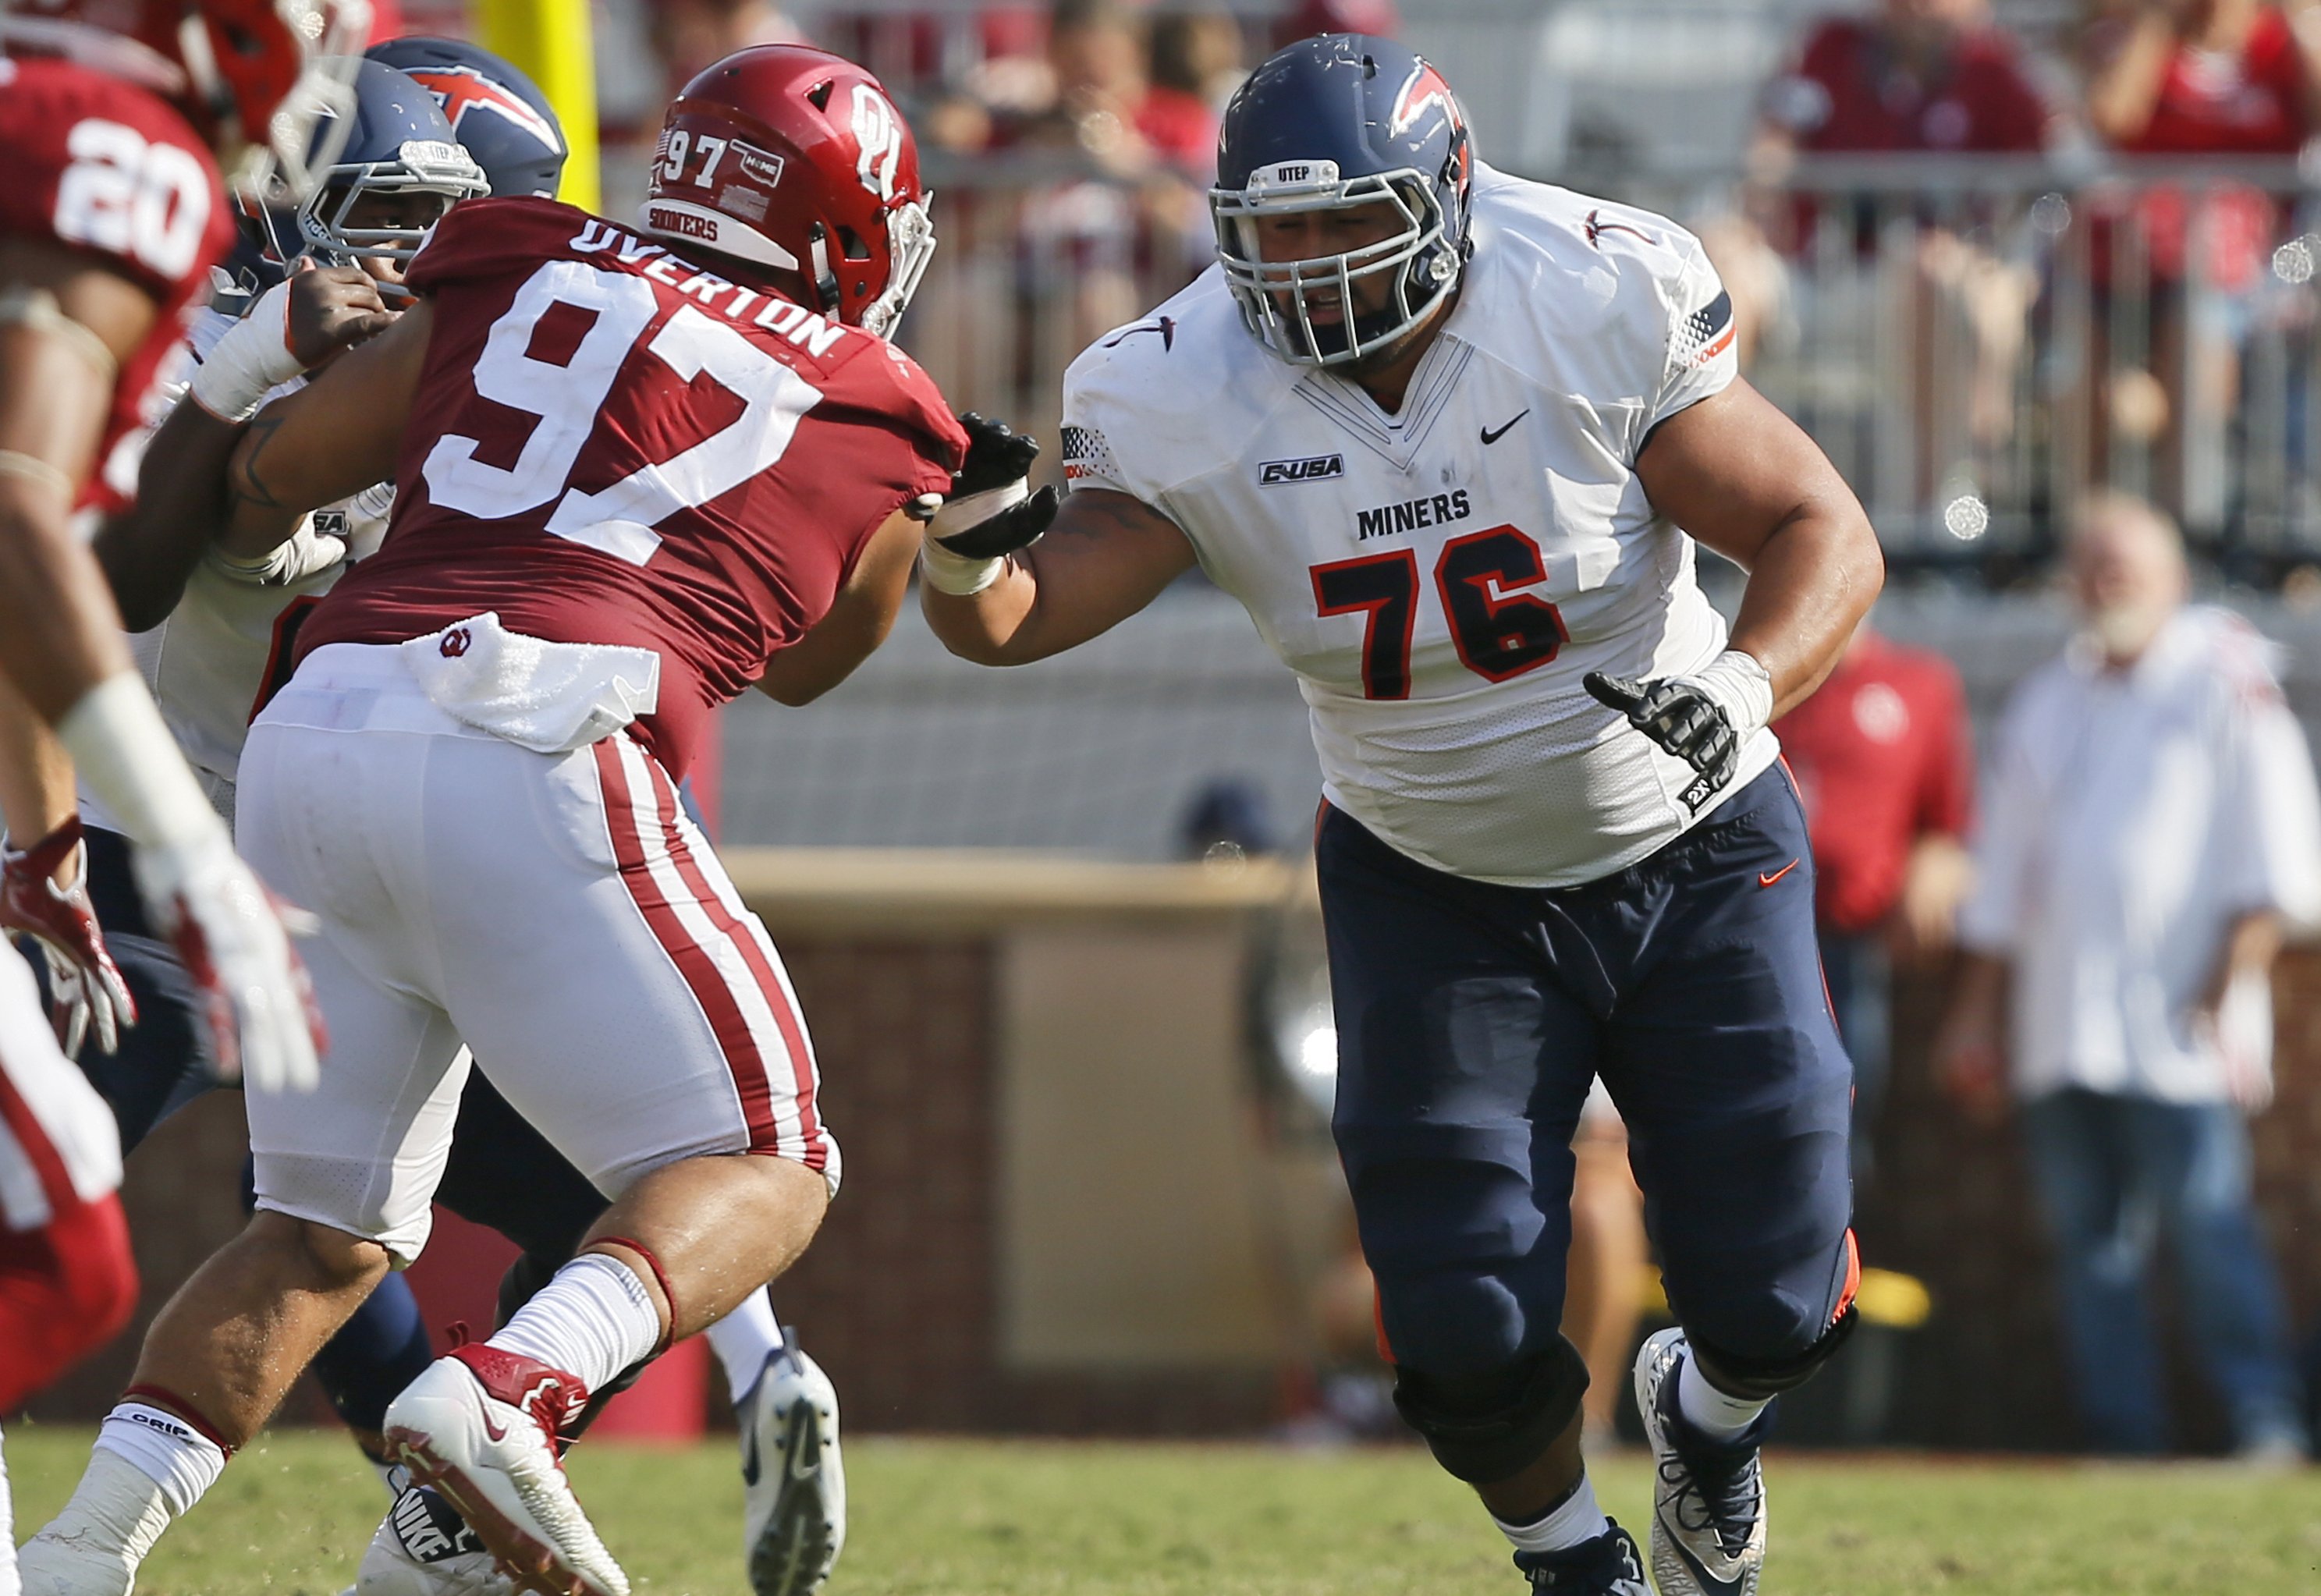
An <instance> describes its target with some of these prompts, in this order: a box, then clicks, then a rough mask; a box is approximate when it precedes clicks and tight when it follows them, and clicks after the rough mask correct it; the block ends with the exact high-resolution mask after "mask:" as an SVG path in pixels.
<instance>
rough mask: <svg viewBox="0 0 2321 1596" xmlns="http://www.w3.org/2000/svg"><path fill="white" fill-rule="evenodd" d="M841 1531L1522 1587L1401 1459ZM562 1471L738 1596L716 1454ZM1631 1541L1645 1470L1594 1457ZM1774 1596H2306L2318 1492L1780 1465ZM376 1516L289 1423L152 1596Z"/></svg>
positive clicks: (848, 1587) (1268, 1464) (52, 1451)
mask: <svg viewBox="0 0 2321 1596" xmlns="http://www.w3.org/2000/svg"><path fill="white" fill-rule="evenodd" d="M87 1438H88V1437H87V1434H86V1432H85V1431H79V1430H70V1429H46V1428H29V1427H23V1426H18V1427H16V1428H12V1429H11V1430H10V1431H9V1432H8V1435H7V1464H8V1474H9V1475H10V1477H11V1478H12V1479H13V1480H14V1483H15V1490H16V1522H17V1530H18V1533H19V1534H20V1535H26V1534H30V1533H31V1531H32V1529H33V1528H36V1527H37V1526H39V1525H40V1524H41V1523H42V1522H43V1521H45V1520H46V1519H48V1517H49V1516H50V1514H51V1513H52V1512H53V1511H55V1510H56V1508H57V1507H58V1506H59V1504H60V1503H61V1502H62V1501H63V1499H64V1497H65V1495H66V1493H67V1492H68V1490H69V1488H70V1486H71V1483H72V1482H73V1480H74V1479H75V1478H77V1474H78V1471H79V1469H80V1465H81V1462H82V1459H83V1458H84V1457H85V1456H86V1445H87ZM847 1459H848V1475H849V1483H850V1486H851V1496H852V1499H853V1528H852V1538H851V1541H850V1542H849V1544H848V1546H847V1551H846V1556H845V1560H844V1562H843V1563H842V1564H841V1565H840V1568H839V1572H838V1575H837V1577H836V1578H835V1579H833V1581H832V1582H831V1587H830V1590H831V1596H901V1593H903V1592H913V1593H926V1596H935V1593H941V1596H1003V1593H1005V1596H1016V1593H1019V1592H1021V1593H1025V1596H1030V1593H1034V1592H1037V1593H1042V1596H1044V1593H1048V1592H1053V1593H1055V1596H1132V1593H1133V1596H1255V1593H1257V1592H1268V1593H1271V1592H1280V1593H1282V1596H1324V1593H1325V1592H1326V1593H1328V1596H1370V1593H1373V1592H1376V1593H1384V1592H1388V1591H1392V1592H1406V1591H1426V1592H1436V1591H1442V1592H1453V1591H1455V1592H1467V1591H1473V1592H1477V1593H1479V1596H1489V1592H1492V1591H1500V1592H1503V1593H1505V1596H1515V1593H1516V1592H1518V1591H1520V1590H1521V1589H1522V1586H1521V1583H1520V1581H1519V1580H1518V1578H1517V1576H1516V1575H1515V1573H1514V1572H1513V1570H1512V1568H1511V1567H1510V1566H1509V1564H1507V1562H1506V1553H1505V1551H1504V1550H1503V1549H1502V1548H1501V1547H1500V1546H1498V1544H1497V1537H1496V1536H1495V1535H1494V1534H1492V1533H1491V1532H1490V1530H1489V1529H1488V1526H1486V1525H1485V1524H1484V1522H1483V1520H1482V1519H1481V1517H1480V1515H1479V1513H1478V1511H1477V1510H1476V1509H1475V1508H1474V1506H1473V1504H1472V1501H1471V1499H1470V1498H1468V1497H1466V1496H1465V1494H1464V1492H1462V1491H1461V1488H1460V1487H1459V1486H1457V1485H1455V1484H1454V1483H1452V1482H1451V1481H1449V1480H1447V1479H1445V1478H1443V1476H1442V1475H1440V1474H1437V1473H1436V1472H1435V1471H1434V1467H1433V1465H1431V1464H1430V1463H1429V1462H1428V1461H1427V1459H1426V1457H1425V1455H1424V1454H1423V1453H1421V1452H1417V1451H1415V1450H1394V1451H1361V1452H1349V1453H1330V1454H1306V1453H1295V1452H1284V1451H1276V1450H1268V1449H1264V1448H1261V1447H1253V1446H1092V1445H1073V1444H1062V1443H1058V1444H1045V1443H1023V1444H995V1443H985V1442H969V1441H906V1440H885V1439H878V1438H868V1439H863V1440H858V1441H855V1442H851V1443H850V1444H849V1446H848V1448H847ZM572 1474H573V1477H574V1479H575V1481H576V1482H577V1483H578V1489H579V1491H580V1493H581V1498H582V1500H583V1501H585V1502H587V1504H588V1505H589V1507H590V1508H591V1510H592V1511H593V1512H594V1514H595V1516H596V1522H597V1524H598V1525H599V1527H600V1528H602V1529H603V1530H604V1532H605V1539H606V1540H607V1541H608V1542H609V1543H610V1544H611V1546H612V1547H613V1549H614V1553H615V1554H616V1555H619V1556H620V1557H621V1559H622V1561H623V1563H624V1564H626V1566H627V1567H628V1570H629V1573H630V1574H631V1576H632V1578H633V1580H634V1581H635V1583H636V1588H637V1590H638V1591H639V1592H640V1596H642V1593H643V1592H653V1593H655V1596H680V1593H684V1592H692V1593H695V1596H746V1591H745V1589H744V1586H743V1583H742V1577H741V1562H740V1557H739V1555H738V1552H737V1550H736V1546H735V1542H736V1540H737V1537H738V1536H739V1533H740V1529H739V1526H740V1511H741V1509H740V1501H741V1483H740V1479H739V1476H738V1474H736V1472H735V1469H734V1466H733V1455H732V1453H731V1452H730V1451H729V1450H728V1449H727V1448H726V1447H724V1446H708V1447H704V1448H701V1449H699V1450H692V1451H655V1450H646V1449H638V1448H623V1447H619V1446H613V1445H609V1444H607V1445H604V1446H583V1447H581V1448H580V1449H579V1451H578V1453H577V1454H576V1455H574V1458H573V1462H572ZM1597 1478H1598V1480H1599V1482H1600V1483H1599V1490H1600V1492H1601V1494H1602V1496H1603V1498H1604V1501H1605V1505H1606V1508H1607V1509H1608V1510H1610V1511H1611V1512H1612V1514H1613V1515H1614V1516H1615V1517H1616V1518H1618V1519H1622V1520H1624V1521H1625V1522H1627V1523H1629V1524H1631V1525H1632V1526H1634V1527H1635V1528H1637V1529H1638V1530H1639V1533H1640V1534H1641V1531H1642V1528H1643V1521H1644V1519H1645V1518H1646V1515H1647V1511H1648V1510H1647V1506H1646V1503H1647V1496H1646V1492H1647V1490H1648V1474H1647V1470H1646V1466H1645V1465H1644V1462H1643V1459H1642V1458H1641V1457H1639V1456H1635V1455H1629V1456H1625V1457H1615V1458H1613V1459H1611V1460H1609V1461H1608V1462H1606V1463H1603V1464H1601V1465H1598V1466H1597ZM1771 1493H1772V1508H1773V1522H1772V1560H1771V1562H1770V1564H1769V1565H1768V1569H1767V1575H1766V1580H1765V1591H1767V1592H1768V1593H1769V1596H1889V1593H1890V1596H1903V1593H1905V1592H1907V1593H1910V1596H1920V1593H1923V1592H1929V1591H1933V1592H1944V1593H1949V1592H1989V1593H1990V1596H2017V1593H2019V1596H2127V1593H2129V1592H2142V1591H2182V1592H2199V1593H2201V1596H2218V1593H2221V1592H2225V1591H2311V1590H2316V1589H2321V1480H2316V1476H2314V1475H2311V1474H2304V1475H2278V1474H2273V1475H2266V1474H2249V1473H2246V1472H2243V1471H2239V1470H2235V1469H2233V1468H2229V1467H2225V1466H2222V1465H2168V1466H2139V1467H2129V1466H2104V1467H2096V1466H2088V1467H2077V1466H2067V1465H2038V1464H1989V1463H1980V1462H1973V1463H1951V1462H1925V1461H1921V1460H1917V1459H1914V1458H1905V1457H1884V1456H1869V1457H1859V1458H1835V1457H1827V1456H1818V1457H1817V1456H1810V1455H1789V1456H1781V1457H1777V1458H1776V1459H1775V1461H1774V1463H1773V1465H1772V1469H1771ZM382 1503H383V1499H382V1497H381V1495H380V1492H379V1491H378V1485H377V1483H375V1482H374V1481H373V1479H372V1478H371V1476H370V1474H369V1472H368V1471H366V1470H364V1469H363V1468H362V1467H361V1465H360V1464H359V1463H358V1461H357V1460H356V1458H355V1455H354V1452H353V1450H352V1448H351V1447H350V1446H347V1444H346V1443H345V1442H344V1441H343V1440H342V1439H341V1438H339V1437H335V1436H331V1435H322V1434H313V1433H302V1432H291V1433H286V1434H283V1435H278V1436H276V1437H271V1438H270V1439H269V1440H267V1441H266V1442H264V1443H262V1444H261V1445H259V1446H255V1447H252V1448H251V1449H250V1451H249V1452H247V1453H245V1454H244V1455H241V1457H239V1458H237V1459H236V1460H235V1462H234V1464H233V1465H232V1467H231V1468H230V1469H228V1470H227V1471H226V1476H225V1479H224V1481H223V1483H221V1484H220V1485H219V1486H218V1488H217V1489H216V1490H215V1491H214V1492H211V1493H210V1496H209V1499H208V1500H207V1501H205V1502H204V1503H203V1505H202V1507H201V1508H200V1510H197V1511H196V1513H195V1514H194V1515H193V1516H192V1517H191V1518H190V1519H187V1521H186V1522H185V1523H183V1524H181V1525H179V1526H178V1527H177V1528H175V1529H173V1530H171V1531H170V1533H169V1536H168V1538H167V1539H166V1540H164V1541H163V1542H162V1544H161V1546H160V1549H159V1551H158V1552H156V1554H155V1555H154V1556H153V1558H152V1560H151V1561H150V1563H148V1564H146V1568H145V1573H144V1574H143V1575H142V1577H141V1579H140V1580H139V1582H138V1587H137V1588H138V1590H139V1591H141V1592H143V1593H145V1596H244V1593H249V1596H257V1593H259V1592H265V1593H267V1596H335V1592H336V1591H339V1590H340V1589H341V1588H342V1587H343V1586H344V1585H346V1584H347V1583H349V1582H350V1581H351V1580H352V1578H353V1574H354V1567H355V1564H356V1561H357V1559H358V1558H359V1557H360V1555H361V1550H362V1547H363V1545H364V1543H365V1542H366V1541H367V1540H368V1539H369V1535H370V1531H371V1528H372V1527H373V1525H374V1524H375V1523H376V1522H377V1520H378V1513H379V1510H380V1508H381V1506H382Z"/></svg>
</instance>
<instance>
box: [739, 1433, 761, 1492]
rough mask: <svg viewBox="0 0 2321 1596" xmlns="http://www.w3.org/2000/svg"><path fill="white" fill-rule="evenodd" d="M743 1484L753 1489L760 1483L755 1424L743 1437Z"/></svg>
mask: <svg viewBox="0 0 2321 1596" xmlns="http://www.w3.org/2000/svg"><path fill="white" fill-rule="evenodd" d="M757 1483H758V1427H757V1426H756V1425H755V1424H754V1423H753V1424H751V1426H750V1427H749V1428H748V1429H746V1430H745V1431H743V1432H742V1484H744V1485H748V1486H750V1487H751V1488H753V1489H754V1488H755V1487H756V1485H757Z"/></svg>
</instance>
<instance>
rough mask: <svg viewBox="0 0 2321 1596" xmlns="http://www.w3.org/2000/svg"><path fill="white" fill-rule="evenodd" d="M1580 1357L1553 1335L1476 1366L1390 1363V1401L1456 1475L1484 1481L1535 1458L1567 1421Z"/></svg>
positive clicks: (1583, 1375)
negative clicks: (1474, 1370) (1442, 1368)
mask: <svg viewBox="0 0 2321 1596" xmlns="http://www.w3.org/2000/svg"><path fill="white" fill-rule="evenodd" d="M1587 1390H1588V1365H1587V1364H1586V1363H1585V1362H1584V1361H1583V1360H1582V1359H1581V1358H1580V1356H1579V1351H1578V1350H1577V1349H1576V1348H1575V1347H1573V1346H1572V1345H1571V1343H1570V1342H1569V1341H1567V1340H1565V1339H1564V1338H1562V1337H1561V1336H1558V1337H1556V1338H1554V1340H1553V1341H1552V1343H1550V1344H1549V1346H1548V1347H1547V1348H1546V1349H1545V1350H1544V1351H1543V1352H1539V1353H1535V1354H1534V1355H1532V1356H1529V1357H1525V1358H1518V1359H1516V1360H1515V1361H1513V1362H1510V1363H1508V1364H1506V1365H1503V1366H1501V1367H1499V1368H1497V1369H1493V1370H1490V1371H1489V1372H1488V1373H1485V1374H1455V1375H1446V1374H1428V1373H1427V1372H1425V1371H1424V1370H1421V1369H1415V1368H1407V1367H1405V1368H1398V1369H1397V1370H1396V1371H1395V1385H1394V1403H1395V1406H1396V1407H1397V1409H1399V1410H1401V1413H1402V1417H1403V1419H1404V1420H1405V1421H1406V1422H1407V1423H1408V1424H1409V1426H1410V1427H1411V1428H1413V1429H1415V1430H1416V1431H1417V1432H1418V1433H1419V1434H1420V1435H1421V1436H1423V1437H1425V1440H1426V1445H1427V1446H1428V1448H1429V1449H1430V1450H1432V1451H1433V1452H1434V1460H1435V1462H1437V1463H1439V1464H1441V1465H1443V1468H1444V1469H1445V1470H1446V1471H1447V1472H1448V1473H1450V1474H1452V1475H1453V1476H1455V1477H1456V1478H1459V1479H1461V1480H1465V1481H1467V1482H1469V1483H1472V1484H1488V1483H1491V1482H1493V1481H1495V1480H1505V1479H1507V1478H1509V1477H1511V1476H1513V1475H1515V1474H1520V1473H1522V1472H1523V1471H1524V1470H1525V1469H1526V1468H1528V1467H1530V1466H1531V1465H1533V1464H1534V1463H1535V1462H1537V1461H1538V1460H1539V1458H1540V1456H1541V1455H1543V1453H1545V1452H1546V1450H1547V1449H1548V1447H1549V1446H1551V1445H1552V1444H1553V1442H1554V1441H1555V1438H1556V1437H1558V1436H1560V1435H1561V1434H1562V1433H1563V1432H1564V1430H1565V1429H1566V1428H1569V1427H1570V1423H1571V1420H1572V1418H1573V1416H1574V1415H1576V1414H1577V1413H1578V1412H1579V1400H1580V1398H1581V1397H1582V1396H1583V1395H1585V1394H1586V1392H1587Z"/></svg>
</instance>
